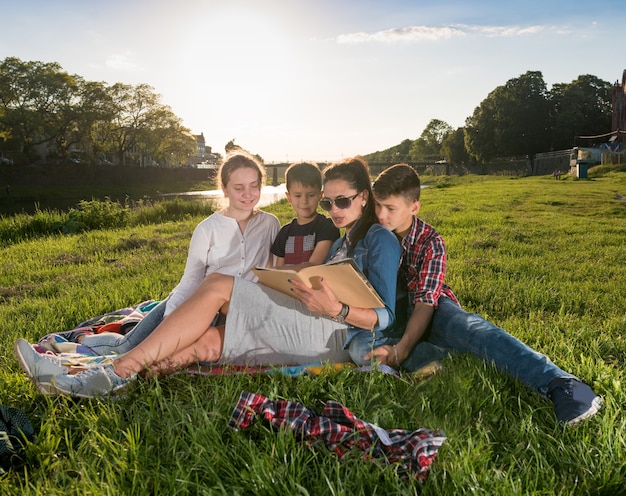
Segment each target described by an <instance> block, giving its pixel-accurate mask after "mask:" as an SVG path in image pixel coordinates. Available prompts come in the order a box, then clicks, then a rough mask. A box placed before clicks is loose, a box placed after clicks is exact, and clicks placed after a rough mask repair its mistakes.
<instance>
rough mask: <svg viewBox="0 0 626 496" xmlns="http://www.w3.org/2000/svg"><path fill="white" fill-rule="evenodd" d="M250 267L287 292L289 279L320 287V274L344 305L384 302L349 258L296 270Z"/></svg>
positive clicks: (270, 284) (367, 305)
mask: <svg viewBox="0 0 626 496" xmlns="http://www.w3.org/2000/svg"><path fill="white" fill-rule="evenodd" d="M252 271H253V272H254V273H255V274H256V276H257V277H258V278H259V282H260V283H262V284H264V285H266V286H268V287H270V288H273V289H276V290H277V291H280V292H282V293H285V294H287V295H289V296H293V297H295V295H294V294H293V292H292V291H291V283H290V282H289V280H290V279H291V280H299V281H302V282H303V283H304V284H306V285H307V286H309V287H312V288H319V280H320V278H322V277H323V278H324V281H325V282H326V284H327V285H328V287H329V288H330V289H331V290H332V292H333V293H334V294H335V296H336V297H337V299H338V300H339V301H341V302H342V303H345V304H346V305H350V306H354V307H359V308H382V307H384V306H385V304H384V303H383V300H382V298H381V297H380V296H379V295H378V293H377V292H376V290H375V289H374V287H373V286H372V285H371V284H370V282H369V281H368V280H367V278H366V277H365V275H364V274H363V272H361V270H360V269H359V267H358V266H357V265H356V263H355V262H354V260H352V259H350V258H344V259H342V260H337V261H335V262H330V263H327V264H323V265H310V266H308V267H305V268H303V269H300V270H299V271H295V270H291V269H288V268H287V269H274V268H268V267H255V268H254V269H252Z"/></svg>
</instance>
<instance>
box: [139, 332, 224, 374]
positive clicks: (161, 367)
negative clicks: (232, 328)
mask: <svg viewBox="0 0 626 496" xmlns="http://www.w3.org/2000/svg"><path fill="white" fill-rule="evenodd" d="M223 344H224V326H220V327H209V329H208V330H207V332H205V333H204V334H203V335H202V337H200V339H198V341H196V342H195V343H194V344H192V345H191V346H190V347H188V348H185V349H184V350H181V351H178V352H176V353H174V354H173V355H172V356H171V357H169V358H166V359H165V360H160V361H158V362H156V363H154V364H153V365H151V366H150V370H149V373H148V375H154V376H165V375H170V374H173V373H174V372H176V371H178V370H181V369H183V368H185V367H188V366H189V365H192V364H194V363H198V362H217V361H218V360H219V359H220V356H221V355H222V345H223Z"/></svg>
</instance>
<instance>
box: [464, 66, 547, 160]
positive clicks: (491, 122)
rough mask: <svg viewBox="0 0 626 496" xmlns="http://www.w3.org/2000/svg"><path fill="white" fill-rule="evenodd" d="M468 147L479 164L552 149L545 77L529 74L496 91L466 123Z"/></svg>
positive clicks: (531, 154) (529, 72) (534, 72)
mask: <svg viewBox="0 0 626 496" xmlns="http://www.w3.org/2000/svg"><path fill="white" fill-rule="evenodd" d="M465 128H466V131H465V146H466V148H467V151H468V152H469V154H470V155H471V156H472V157H473V158H475V159H476V160H478V161H481V162H487V161H489V160H491V159H493V158H495V157H498V156H500V157H501V156H511V155H528V156H534V155H535V154H536V153H539V152H543V151H546V150H548V149H549V146H550V127H549V103H548V97H547V90H546V84H545V82H544V80H543V75H542V74H541V72H538V71H528V72H526V73H525V74H522V75H521V76H520V77H518V78H515V79H511V80H509V81H508V82H507V83H506V84H505V85H504V86H499V87H497V88H496V89H495V90H493V91H492V92H491V93H489V95H488V96H487V98H486V99H485V100H483V101H482V102H481V104H480V105H479V106H478V107H476V109H475V110H474V113H473V114H472V116H471V117H468V118H467V120H466V122H465Z"/></svg>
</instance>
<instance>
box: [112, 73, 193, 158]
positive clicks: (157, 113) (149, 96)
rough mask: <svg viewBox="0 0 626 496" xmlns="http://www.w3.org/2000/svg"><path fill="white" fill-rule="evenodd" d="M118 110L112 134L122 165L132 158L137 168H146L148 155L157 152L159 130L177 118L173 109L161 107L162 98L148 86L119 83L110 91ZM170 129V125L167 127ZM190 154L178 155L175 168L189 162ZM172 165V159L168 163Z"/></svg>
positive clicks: (115, 112) (114, 106) (115, 114)
mask: <svg viewBox="0 0 626 496" xmlns="http://www.w3.org/2000/svg"><path fill="white" fill-rule="evenodd" d="M109 92H110V96H111V101H112V104H113V108H114V117H113V121H112V122H111V125H110V126H111V127H110V128H109V129H108V134H109V135H110V136H111V140H112V142H113V143H114V145H115V152H116V153H117V155H118V160H119V163H120V165H126V163H127V161H128V159H130V160H131V161H132V162H133V163H134V164H135V165H145V163H144V162H145V160H146V159H148V160H151V159H150V158H149V157H147V156H146V154H148V152H149V151H150V149H151V148H152V149H154V143H153V140H154V136H151V135H152V134H153V133H154V132H155V130H157V129H161V127H162V121H163V120H165V121H166V122H167V121H168V120H169V119H170V118H171V116H172V115H173V114H172V112H171V111H170V110H169V108H167V107H165V106H164V105H162V104H161V102H160V100H161V96H160V95H158V94H156V93H154V89H153V88H152V87H151V86H149V85H147V84H139V85H136V86H131V85H127V84H122V83H116V84H114V85H113V86H111V87H110V88H109ZM166 127H167V126H166ZM187 157H188V155H185V156H176V157H175V159H176V160H175V161H176V163H175V165H179V164H180V163H182V162H184V161H185V160H186V159H187ZM168 162H169V160H168Z"/></svg>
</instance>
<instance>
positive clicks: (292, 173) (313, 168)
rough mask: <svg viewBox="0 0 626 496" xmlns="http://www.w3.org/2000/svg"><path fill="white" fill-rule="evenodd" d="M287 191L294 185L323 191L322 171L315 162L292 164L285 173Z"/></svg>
mask: <svg viewBox="0 0 626 496" xmlns="http://www.w3.org/2000/svg"><path fill="white" fill-rule="evenodd" d="M285 182H286V184H287V191H289V189H290V188H291V185H292V184H293V183H300V184H301V185H302V186H309V187H312V188H317V189H319V190H320V191H321V190H322V171H321V170H320V168H319V166H318V165H317V164H316V163H315V162H300V163H298V164H291V165H290V166H289V167H288V168H287V170H286V171H285Z"/></svg>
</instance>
